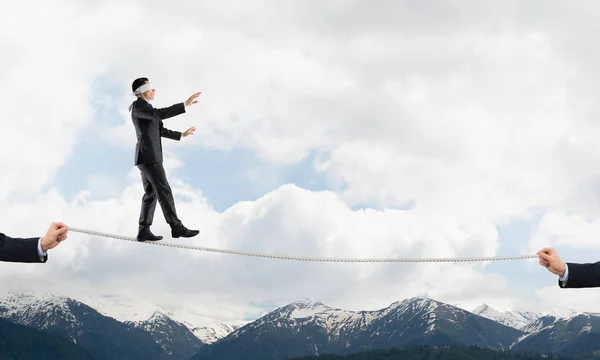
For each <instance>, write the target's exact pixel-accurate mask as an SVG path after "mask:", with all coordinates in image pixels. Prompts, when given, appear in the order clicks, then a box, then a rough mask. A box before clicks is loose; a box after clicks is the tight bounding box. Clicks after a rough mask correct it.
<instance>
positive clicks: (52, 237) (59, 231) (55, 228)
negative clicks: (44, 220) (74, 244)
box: [40, 222, 69, 251]
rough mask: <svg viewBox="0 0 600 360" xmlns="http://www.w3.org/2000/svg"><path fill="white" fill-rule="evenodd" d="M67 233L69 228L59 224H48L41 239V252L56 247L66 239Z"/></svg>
mask: <svg viewBox="0 0 600 360" xmlns="http://www.w3.org/2000/svg"><path fill="white" fill-rule="evenodd" d="M68 231H69V227H68V226H67V225H65V224H63V223H61V222H53V223H52V224H50V227H49V228H48V231H47V232H46V235H44V237H42V241H41V242H40V243H41V244H40V245H41V246H42V251H47V250H48V249H52V248H54V247H56V246H57V245H58V244H59V243H60V242H61V241H63V240H65V239H66V238H67V232H68Z"/></svg>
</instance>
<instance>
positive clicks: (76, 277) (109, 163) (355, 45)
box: [0, 0, 600, 321]
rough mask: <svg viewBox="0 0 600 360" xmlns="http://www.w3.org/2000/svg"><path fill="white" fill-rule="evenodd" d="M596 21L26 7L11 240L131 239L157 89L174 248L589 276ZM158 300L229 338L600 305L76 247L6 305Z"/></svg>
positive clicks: (582, 8)
mask: <svg viewBox="0 0 600 360" xmlns="http://www.w3.org/2000/svg"><path fill="white" fill-rule="evenodd" d="M599 13H600V4H597V3H595V2H590V1H575V2H570V3H569V6H566V5H564V3H563V2H560V1H543V2H542V1H510V0H509V1H503V2H491V1H479V2H476V3H474V2H471V1H448V2H444V3H443V4H441V3H439V2H430V1H420V2H418V3H415V2H412V1H380V2H377V3H376V4H374V3H372V2H367V1H355V0H345V1H339V0H326V1H323V0H319V1H312V0H309V1H286V2H280V1H274V0H272V1H254V2H252V3H248V2H242V1H220V2H219V3H218V4H216V3H214V2H209V1H170V2H168V3H167V2H159V1H124V0H121V1H86V2H85V3H82V2H78V1H75V0H59V1H55V2H52V3H51V4H50V3H48V2H45V1H41V0H32V1H30V2H27V3H23V2H21V3H18V2H13V3H11V4H10V6H9V7H8V8H7V9H6V11H3V12H2V13H1V14H0V34H2V35H0V47H1V48H2V49H3V51H2V52H3V56H2V57H0V84H1V86H0V99H2V109H3V112H2V117H1V118H0V119H1V120H0V121H2V132H0V143H1V144H2V146H3V149H4V151H2V152H0V165H1V166H2V169H3V176H2V177H0V185H1V186H0V216H1V217H2V219H3V221H2V228H1V230H0V231H1V232H3V233H5V234H7V235H9V236H13V237H37V236H41V235H43V234H44V233H45V231H46V229H47V228H48V226H49V224H50V222H52V221H62V222H65V223H66V224H67V225H69V226H72V227H74V228H80V229H87V230H93V231H101V232H106V233H111V234H119V235H124V236H135V234H136V231H137V219H138V216H139V208H140V204H141V197H142V193H143V189H142V185H141V177H140V173H139V170H138V169H137V168H136V167H135V166H134V164H133V162H134V149H135V142H136V139H135V132H134V128H133V125H132V123H131V118H130V115H129V113H128V111H127V107H128V105H129V104H130V103H131V102H132V101H133V100H134V97H133V95H132V94H131V82H132V81H133V79H135V78H137V77H141V76H145V77H148V78H149V79H150V81H151V83H152V84H153V86H154V87H155V89H156V97H155V100H154V101H153V105H154V106H155V107H166V106H169V105H172V104H174V103H177V102H182V101H185V100H186V99H187V98H188V97H189V96H190V95H191V94H193V93H194V92H196V91H201V95H200V97H199V98H198V100H199V101H198V103H197V104H195V105H193V106H192V107H189V108H187V110H186V113H185V114H182V115H179V116H177V117H174V118H171V119H167V120H165V121H164V124H165V127H167V128H169V129H173V130H179V131H184V130H185V129H187V128H189V127H191V126H196V128H197V130H196V132H195V134H194V135H192V136H190V137H188V138H184V139H182V141H173V140H170V139H163V148H164V150H165V159H164V166H165V169H166V172H167V176H168V179H169V182H170V184H171V187H172V189H173V192H174V195H175V199H176V208H177V212H178V214H179V216H180V218H181V219H182V221H183V223H184V224H185V225H186V226H188V227H189V228H192V229H199V230H200V231H201V233H200V235H199V236H197V237H194V238H191V239H182V238H180V239H172V238H171V237H170V229H169V227H168V225H167V224H166V223H165V221H164V217H163V215H162V212H161V210H160V207H159V206H157V210H156V214H155V221H154V225H153V226H152V231H153V232H154V233H155V234H160V235H163V236H165V239H164V240H163V241H165V242H177V243H185V244H194V245H199V246H207V247H214V248H223V249H233V250H242V251H252V252H260V253H276V254H282V255H292V256H315V257H316V256H319V257H368V258H372V257H382V258H390V257H402V258H432V257H444V258H446V257H482V256H514V255H533V254H535V253H536V252H537V251H538V250H539V249H540V248H542V247H555V248H556V249H557V251H558V252H559V255H560V256H561V258H562V259H563V260H564V261H567V262H578V263H582V262H596V261H599V260H600V241H598V234H599V233H600V220H598V217H599V215H600V166H598V164H600V142H598V141H597V139H598V138H599V136H600V120H599V119H600V107H599V102H598V100H597V99H598V95H600V90H599V89H598V87H597V84H598V83H599V80H600V71H598V66H597V64H598V62H599V60H600V51H599V50H597V49H596V47H594V46H593V45H591V44H593V42H594V41H595V38H594V34H595V33H596V30H597V28H598V26H600V25H598V22H597V16H598V15H599ZM3 291H4V292H6V291H35V292H53V293H57V294H61V295H66V296H73V297H77V296H96V297H99V298H124V299H129V300H130V301H137V300H139V301H142V300H143V301H151V302H153V303H156V304H159V305H160V306H165V307H175V308H181V309H194V311H196V312H198V313H202V314H203V315H207V316H211V317H214V318H216V319H219V320H223V321H237V320H241V319H253V318H256V317H258V316H260V315H261V314H263V313H265V312H267V311H270V310H272V309H274V308H275V307H277V306H282V305H285V304H287V303H289V302H293V301H298V300H302V299H305V298H309V299H314V300H318V301H321V302H323V303H325V304H327V305H329V306H332V307H337V308H343V309H348V310H374V309H380V308H384V307H387V306H389V305H390V304H391V303H393V302H395V301H399V300H403V299H405V298H409V297H412V296H428V297H431V298H433V299H436V300H439V301H443V302H446V303H450V304H454V305H457V306H460V307H463V308H466V309H470V310H472V309H474V308H475V307H476V306H478V305H481V304H482V303H487V304H489V305H490V306H492V307H494V308H496V309H498V310H514V309H526V310H537V311H555V312H559V311H568V310H570V309H573V310H576V311H598V308H597V304H598V301H599V300H600V291H598V290H596V289H561V288H559V287H558V283H557V276H555V275H553V274H551V273H550V272H548V271H547V270H546V269H545V268H543V267H541V266H540V265H539V264H538V263H537V260H536V259H520V260H509V261H492V262H473V263H351V264H348V263H314V262H296V261H286V260H273V259H262V258H250V257H241V256H234V255H227V254H216V253H207V252H200V251H192V250H185V249H174V248H168V247H159V246H147V245H145V244H138V243H132V242H124V241H121V240H117V239H112V238H105V237H98V236H90V235H87V234H82V233H76V232H70V233H69V237H68V239H67V241H66V242H64V243H62V244H61V245H60V246H58V247H57V248H55V249H52V250H51V251H50V254H49V260H48V262H47V263H46V264H11V263H1V264H0V292H3Z"/></svg>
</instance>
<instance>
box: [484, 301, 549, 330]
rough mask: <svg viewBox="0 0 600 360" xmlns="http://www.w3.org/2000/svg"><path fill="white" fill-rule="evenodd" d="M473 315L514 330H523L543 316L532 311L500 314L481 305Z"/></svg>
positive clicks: (487, 306)
mask: <svg viewBox="0 0 600 360" xmlns="http://www.w3.org/2000/svg"><path fill="white" fill-rule="evenodd" d="M473 313H474V314H476V315H479V316H483V317H485V318H488V319H490V320H495V321H497V322H499V323H500V324H504V325H506V326H510V327H513V328H515V329H519V330H523V331H525V329H526V328H527V326H528V325H530V324H531V323H533V322H534V321H536V320H537V319H539V318H540V317H542V316H543V315H544V314H542V313H538V312H533V311H505V312H500V311H498V310H496V309H494V308H492V307H491V306H489V305H488V304H483V305H480V306H478V307H476V308H475V309H474V310H473Z"/></svg>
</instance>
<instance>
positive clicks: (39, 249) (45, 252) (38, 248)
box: [37, 238, 48, 260]
mask: <svg viewBox="0 0 600 360" xmlns="http://www.w3.org/2000/svg"><path fill="white" fill-rule="evenodd" d="M37 250H38V255H39V256H40V259H42V260H43V259H44V257H45V256H46V255H48V252H47V251H42V238H40V239H39V240H38V245H37Z"/></svg>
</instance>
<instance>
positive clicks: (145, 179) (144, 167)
mask: <svg viewBox="0 0 600 360" xmlns="http://www.w3.org/2000/svg"><path fill="white" fill-rule="evenodd" d="M131 89H132V91H133V93H134V94H135V95H136V96H137V100H136V101H134V102H133V103H132V104H131V106H130V107H129V110H130V111H131V120H132V121H133V125H134V126H135V134H136V136H137V144H136V147H135V162H134V163H135V166H137V167H138V168H139V169H140V172H141V174H142V184H143V186H144V195H143V197H142V207H141V210H140V217H139V227H138V235H137V239H138V240H139V241H146V240H161V239H162V236H156V235H154V234H153V233H152V232H151V231H150V226H151V225H152V221H153V218H154V210H155V208H156V202H157V200H158V202H159V203H160V206H161V209H162V212H163V215H164V216H165V220H166V221H167V223H168V224H169V225H170V226H171V235H172V236H173V237H175V238H178V237H193V236H196V235H198V233H200V231H198V230H190V229H188V228H186V227H185V226H183V223H182V222H181V220H180V219H179V218H178V217H177V211H176V210H175V200H174V199H173V193H172V192H171V187H170V185H169V182H168V181H167V177H166V175H165V170H164V168H163V165H162V163H163V153H162V140H161V138H162V137H165V138H168V139H172V140H177V141H179V140H181V138H182V137H186V136H188V135H191V134H193V133H194V131H195V130H196V128H195V127H191V128H189V129H187V130H186V131H185V132H183V133H181V132H179V131H174V130H169V129H167V128H165V127H164V124H163V120H165V119H168V118H171V117H174V116H177V115H179V114H183V113H185V108H186V107H187V106H191V105H193V104H195V103H197V102H198V100H196V98H197V97H198V96H199V95H200V93H199V92H197V93H195V94H193V95H192V96H190V98H189V99H187V100H186V101H185V102H182V103H177V104H174V105H171V106H169V107H166V108H154V107H153V106H152V105H151V104H150V101H151V100H154V93H155V91H154V88H153V87H152V86H151V85H150V83H149V81H148V78H145V77H143V78H138V79H135V80H134V81H133V83H132V84H131Z"/></svg>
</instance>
